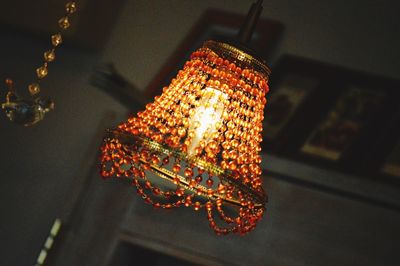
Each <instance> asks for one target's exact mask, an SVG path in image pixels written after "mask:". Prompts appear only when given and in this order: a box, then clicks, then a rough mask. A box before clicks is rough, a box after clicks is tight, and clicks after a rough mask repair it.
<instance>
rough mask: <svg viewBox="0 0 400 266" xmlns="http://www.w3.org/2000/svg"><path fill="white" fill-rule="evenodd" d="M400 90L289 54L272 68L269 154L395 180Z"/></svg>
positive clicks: (397, 83) (267, 120)
mask: <svg viewBox="0 0 400 266" xmlns="http://www.w3.org/2000/svg"><path fill="white" fill-rule="evenodd" d="M399 87H400V81H398V80H394V79H390V78H385V77H379V76H375V75H370V74H366V73H362V72H359V71H353V70H349V69H346V68H342V67H338V66H333V65H329V64H325V63H322V62H318V61H315V60H310V59H306V58H301V57H297V56H292V55H284V56H283V57H281V58H280V59H279V60H278V62H277V63H276V65H274V66H273V67H272V74H271V80H270V88H271V93H270V94H269V95H267V98H268V99H267V100H268V101H267V105H266V109H265V116H264V117H265V119H264V128H263V136H264V141H263V149H264V150H265V151H266V152H270V153H273V154H275V155H278V156H280V157H283V158H288V159H290V160H294V161H298V162H303V163H306V164H309V165H315V166H318V167H320V168H326V169H334V170H338V171H340V172H345V173H348V174H354V175H362V176H369V177H371V175H375V176H376V175H380V174H379V173H377V172H379V171H381V173H383V172H382V171H384V172H385V173H386V174H387V175H389V173H388V171H390V174H391V175H393V172H395V171H394V170H396V168H395V166H396V165H397V163H396V162H397V161H396V158H399V151H398V149H393V146H394V144H395V141H394V140H396V139H398V136H396V139H394V135H396V133H395V132H399V133H397V135H398V134H400V130H397V131H396V130H394V129H393V127H396V126H393V124H396V123H397V124H399V122H396V121H397V120H395V119H396V117H397V116H398V115H397V113H398V112H399V108H400V105H399V104H398V101H397V99H399V97H400V90H398V88H399ZM397 127H400V125H399V126H397ZM388 132H390V138H389V137H387V136H388ZM389 140H390V141H389ZM398 145H400V144H398ZM389 148H390V150H389ZM389 152H391V153H390V154H392V155H389ZM384 160H386V162H385V163H384V162H383V161H384ZM384 165H386V166H384ZM377 169H380V170H379V171H377ZM382 169H384V170H382ZM373 173H375V174H373Z"/></svg>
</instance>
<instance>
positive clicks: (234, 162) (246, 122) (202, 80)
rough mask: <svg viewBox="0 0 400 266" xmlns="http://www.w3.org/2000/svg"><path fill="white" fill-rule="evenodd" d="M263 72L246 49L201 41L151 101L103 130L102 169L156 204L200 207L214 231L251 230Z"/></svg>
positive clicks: (258, 182)
mask: <svg viewBox="0 0 400 266" xmlns="http://www.w3.org/2000/svg"><path fill="white" fill-rule="evenodd" d="M268 75H269V69H268V67H267V66H266V65H265V64H264V63H263V62H262V61H260V60H258V59H256V58H255V57H253V56H252V55H250V54H248V53H246V52H244V51H242V50H240V49H238V48H236V47H234V46H231V45H229V44H226V43H221V42H216V41H211V40H210V41H207V42H205V43H204V45H203V47H202V48H200V49H199V50H197V51H195V52H194V53H192V55H191V57H190V60H189V61H187V62H186V63H185V65H184V67H183V69H182V70H180V71H179V73H178V74H177V76H176V78H174V79H173V80H172V81H171V83H170V85H169V86H168V87H165V88H164V89H163V93H162V94H161V95H160V96H156V97H155V99H154V102H152V103H149V104H148V105H147V106H146V109H145V110H144V111H142V112H139V113H138V114H137V116H134V117H131V118H129V119H128V121H127V122H125V123H123V124H121V125H119V126H118V127H117V128H116V129H112V130H109V132H108V136H107V137H106V138H105V139H104V144H103V146H102V148H101V152H102V154H101V174H102V176H103V177H104V178H110V177H116V178H128V179H129V180H131V182H132V184H133V185H134V186H135V187H136V189H137V192H138V193H139V195H140V196H141V197H142V198H143V199H144V200H145V202H147V203H149V204H152V205H153V206H154V207H156V208H165V209H171V208H177V207H180V206H185V207H191V208H193V209H194V210H196V211H199V210H201V209H204V211H205V213H206V216H207V219H208V220H209V224H210V226H211V228H212V229H213V230H214V231H215V232H216V233H217V234H227V233H230V232H234V233H239V234H245V233H247V232H249V231H251V230H252V229H253V228H254V227H255V226H256V223H257V222H258V221H259V220H260V219H261V217H262V215H263V213H264V211H265V204H266V201H267V196H266V194H265V192H264V190H263V187H262V179H261V168H260V163H261V156H260V154H259V153H260V151H261V147H260V142H261V141H262V136H261V131H262V120H263V110H264V105H265V103H266V98H265V95H266V93H267V92H268V85H267V82H268ZM216 217H218V220H217V218H216Z"/></svg>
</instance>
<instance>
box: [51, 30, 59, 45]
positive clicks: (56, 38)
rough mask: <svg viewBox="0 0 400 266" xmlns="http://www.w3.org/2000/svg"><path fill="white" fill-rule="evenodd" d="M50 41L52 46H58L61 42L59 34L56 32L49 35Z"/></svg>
mask: <svg viewBox="0 0 400 266" xmlns="http://www.w3.org/2000/svg"><path fill="white" fill-rule="evenodd" d="M51 43H52V44H53V46H59V45H60V44H61V43H62V37H61V34H59V33H57V34H54V35H53V36H51Z"/></svg>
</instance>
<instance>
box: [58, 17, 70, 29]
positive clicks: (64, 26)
mask: <svg viewBox="0 0 400 266" xmlns="http://www.w3.org/2000/svg"><path fill="white" fill-rule="evenodd" d="M58 25H59V26H60V28H61V29H63V30H66V29H68V28H69V26H70V25H71V24H70V22H69V18H68V17H62V18H60V20H59V21H58Z"/></svg>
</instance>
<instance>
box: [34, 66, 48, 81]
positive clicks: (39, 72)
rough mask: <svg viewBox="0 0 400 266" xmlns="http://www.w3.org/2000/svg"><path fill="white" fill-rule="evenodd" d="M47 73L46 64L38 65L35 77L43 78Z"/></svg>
mask: <svg viewBox="0 0 400 266" xmlns="http://www.w3.org/2000/svg"><path fill="white" fill-rule="evenodd" d="M48 73H49V72H48V69H47V66H46V65H44V66H41V67H39V68H38V69H36V75H37V77H38V78H39V79H43V78H45V77H46V76H47V74H48Z"/></svg>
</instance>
